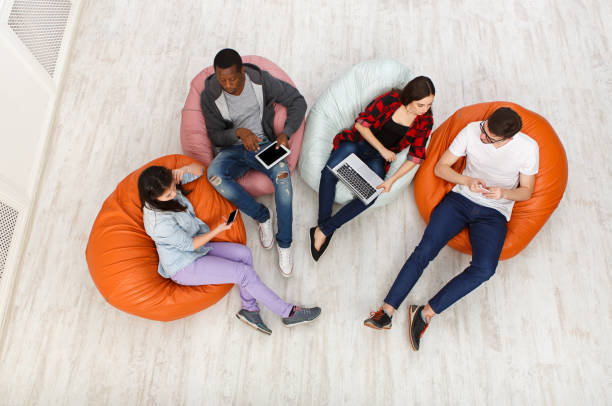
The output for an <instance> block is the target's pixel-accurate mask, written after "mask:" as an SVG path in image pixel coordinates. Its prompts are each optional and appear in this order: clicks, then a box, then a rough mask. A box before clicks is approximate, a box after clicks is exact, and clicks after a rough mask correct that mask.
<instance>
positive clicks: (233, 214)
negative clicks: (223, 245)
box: [226, 210, 238, 224]
mask: <svg viewBox="0 0 612 406" xmlns="http://www.w3.org/2000/svg"><path fill="white" fill-rule="evenodd" d="M236 213H238V210H234V211H233V212H231V213H230V215H229V216H227V222H226V224H232V223H233V222H234V220H236Z"/></svg>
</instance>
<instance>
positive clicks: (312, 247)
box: [310, 226, 334, 261]
mask: <svg viewBox="0 0 612 406" xmlns="http://www.w3.org/2000/svg"><path fill="white" fill-rule="evenodd" d="M316 229H317V226H314V227H312V228H311V229H310V254H311V255H312V259H314V260H315V261H318V260H319V258H321V255H323V253H324V252H325V250H326V249H327V246H328V245H329V242H330V241H331V238H332V235H334V233H331V234H330V235H328V236H326V237H325V242H324V243H323V245H321V248H320V249H319V250H318V251H317V250H316V249H315V245H314V244H315V238H314V235H315V230H316Z"/></svg>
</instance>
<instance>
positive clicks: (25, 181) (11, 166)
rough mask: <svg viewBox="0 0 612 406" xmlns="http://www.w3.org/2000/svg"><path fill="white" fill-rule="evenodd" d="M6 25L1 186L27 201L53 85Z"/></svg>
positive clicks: (0, 42) (0, 91)
mask: <svg viewBox="0 0 612 406" xmlns="http://www.w3.org/2000/svg"><path fill="white" fill-rule="evenodd" d="M23 53H24V51H23V50H20V49H19V48H18V47H17V46H15V44H14V43H13V41H11V33H10V32H8V27H6V26H5V27H3V30H2V32H1V33H0V60H1V61H2V63H1V64H0V111H1V112H2V119H1V120H0V145H1V146H2V147H1V148H0V181H1V183H0V189H4V190H3V191H4V192H5V194H10V195H11V196H12V197H13V198H14V199H15V200H17V201H19V202H23V203H24V204H27V202H29V201H30V200H31V199H32V197H33V193H34V189H35V186H36V178H37V176H36V175H37V169H38V164H39V163H40V161H41V158H42V157H41V156H40V154H41V152H42V147H43V146H44V143H45V140H46V136H47V132H48V131H47V130H48V126H49V122H50V119H51V113H52V110H53V102H54V97H55V86H54V85H53V86H50V84H49V83H44V81H43V80H42V79H41V75H42V72H40V71H38V72H37V71H36V70H35V69H33V68H32V67H31V66H30V65H31V63H28V57H29V55H23Z"/></svg>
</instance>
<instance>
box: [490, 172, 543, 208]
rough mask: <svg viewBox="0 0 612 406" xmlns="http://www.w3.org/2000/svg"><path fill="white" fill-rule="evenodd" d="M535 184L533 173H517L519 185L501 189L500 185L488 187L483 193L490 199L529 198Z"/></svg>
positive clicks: (517, 199) (516, 199)
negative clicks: (487, 191) (486, 191)
mask: <svg viewBox="0 0 612 406" xmlns="http://www.w3.org/2000/svg"><path fill="white" fill-rule="evenodd" d="M534 186H535V175H525V174H522V173H519V185H518V187H516V188H514V189H502V188H500V187H489V188H488V189H489V193H483V195H484V196H486V197H488V198H490V199H508V200H513V201H515V202H522V201H525V200H529V199H530V198H531V195H532V194H533V187H534Z"/></svg>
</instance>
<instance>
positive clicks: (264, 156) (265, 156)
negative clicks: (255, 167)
mask: <svg viewBox="0 0 612 406" xmlns="http://www.w3.org/2000/svg"><path fill="white" fill-rule="evenodd" d="M286 153H287V151H285V150H284V149H283V148H279V149H276V146H275V144H273V145H271V146H270V147H269V148H267V149H266V150H264V151H262V152H260V153H259V154H257V156H258V157H259V158H260V159H261V160H262V161H264V162H265V163H266V165H272V164H273V163H274V162H275V161H276V160H278V159H279V158H281V157H282V156H283V155H285V154H286Z"/></svg>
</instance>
